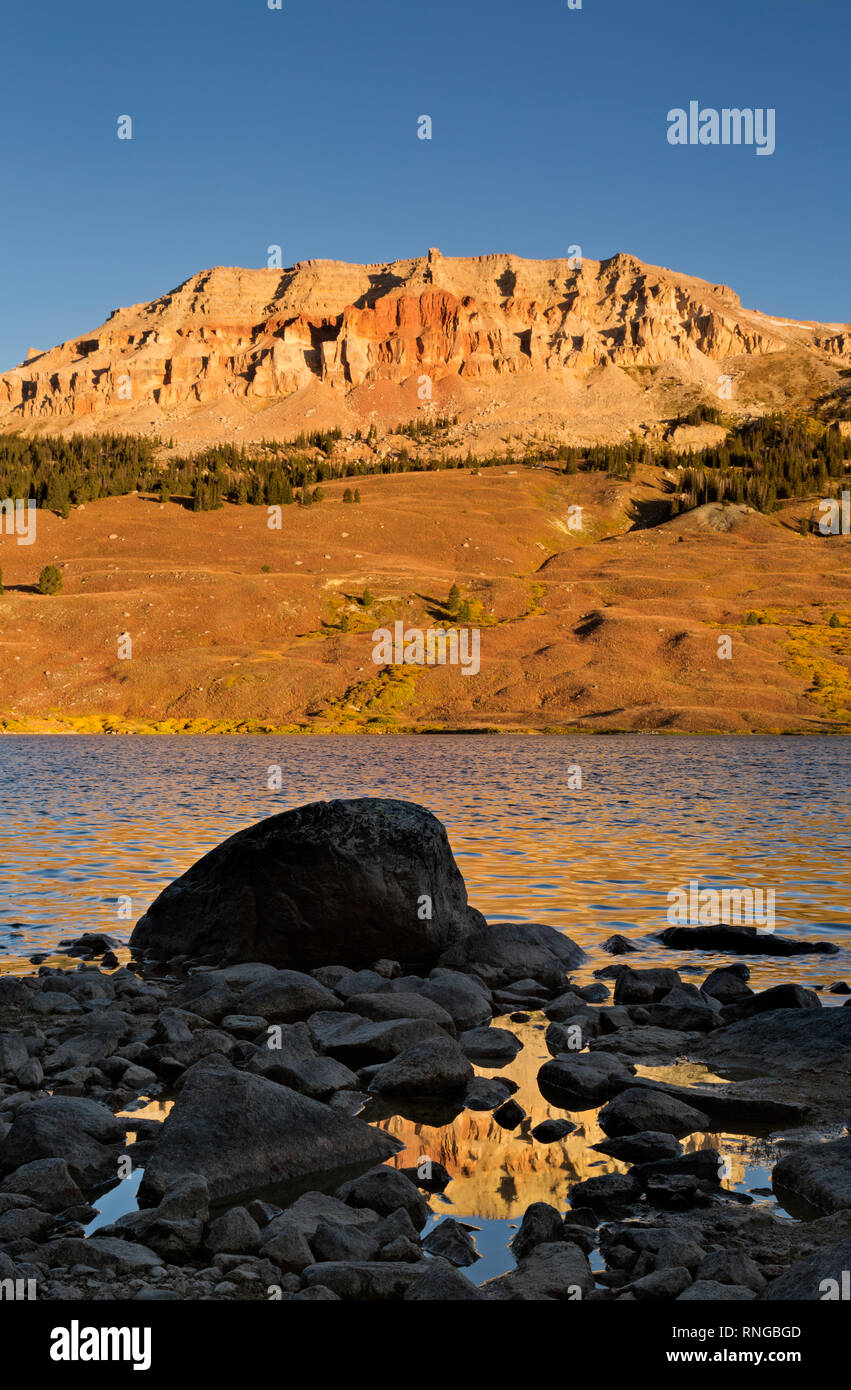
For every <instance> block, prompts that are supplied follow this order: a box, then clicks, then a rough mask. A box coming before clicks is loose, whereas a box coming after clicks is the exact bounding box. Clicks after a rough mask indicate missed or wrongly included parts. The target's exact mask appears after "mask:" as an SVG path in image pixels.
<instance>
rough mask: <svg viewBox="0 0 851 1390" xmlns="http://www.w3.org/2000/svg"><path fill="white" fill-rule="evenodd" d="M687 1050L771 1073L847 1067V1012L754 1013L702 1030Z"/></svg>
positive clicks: (850, 1036) (850, 1020) (850, 1038)
mask: <svg viewBox="0 0 851 1390" xmlns="http://www.w3.org/2000/svg"><path fill="white" fill-rule="evenodd" d="M766 992H770V991H766ZM755 998H759V995H756V996H755ZM693 1055H695V1056H698V1057H700V1058H701V1059H702V1060H704V1061H707V1062H709V1063H710V1064H716V1065H717V1064H721V1063H725V1062H728V1063H734V1064H736V1065H739V1066H756V1067H764V1068H765V1069H766V1070H767V1071H768V1072H770V1073H772V1074H775V1073H777V1072H780V1073H784V1072H785V1073H788V1072H792V1071H797V1070H812V1071H822V1070H824V1069H828V1070H836V1071H847V1070H848V1068H849V1066H851V1014H848V1013H846V1012H845V1010H844V1009H822V1008H819V1009H815V1008H800V1009H796V1008H783V1009H775V1010H774V1011H773V1012H771V1013H759V1014H757V1015H755V1016H754V1017H752V1018H746V1019H742V1020H740V1021H739V1022H737V1023H733V1024H730V1025H729V1027H726V1028H720V1029H718V1030H717V1031H716V1032H714V1033H710V1034H708V1035H707V1036H706V1038H705V1039H701V1041H700V1046H699V1048H695V1050H694V1054H693Z"/></svg>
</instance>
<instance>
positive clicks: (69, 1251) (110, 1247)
mask: <svg viewBox="0 0 851 1390" xmlns="http://www.w3.org/2000/svg"><path fill="white" fill-rule="evenodd" d="M34 1253H35V1255H36V1257H37V1260H38V1262H39V1263H40V1264H46V1265H48V1266H50V1268H51V1269H55V1268H63V1269H73V1268H74V1266H75V1265H86V1266H87V1267H88V1268H89V1269H95V1270H98V1271H99V1272H101V1271H103V1272H104V1273H110V1274H144V1272H145V1270H150V1269H153V1268H154V1267H155V1266H160V1265H162V1260H161V1258H160V1256H159V1255H158V1254H157V1253H156V1252H155V1251H154V1250H149V1249H148V1247H147V1246H145V1245H139V1244H138V1243H137V1242H136V1241H130V1240H118V1239H116V1238H115V1237H113V1236H98V1235H93V1236H89V1237H88V1238H87V1239H85V1240H84V1239H82V1238H77V1237H74V1236H70V1237H68V1236H63V1237H60V1238H59V1240H51V1241H48V1243H47V1244H46V1245H40V1246H39V1247H38V1250H37V1251H36V1252H34Z"/></svg>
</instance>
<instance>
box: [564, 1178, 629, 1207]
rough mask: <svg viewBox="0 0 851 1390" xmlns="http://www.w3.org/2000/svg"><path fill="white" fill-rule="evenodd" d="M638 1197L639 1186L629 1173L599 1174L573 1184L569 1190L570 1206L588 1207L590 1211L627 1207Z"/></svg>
mask: <svg viewBox="0 0 851 1390" xmlns="http://www.w3.org/2000/svg"><path fill="white" fill-rule="evenodd" d="M640 1196H641V1186H640V1184H639V1183H638V1182H636V1180H635V1178H634V1177H632V1175H631V1174H630V1173H601V1174H600V1176H599V1177H596V1178H586V1180H585V1182H578V1183H574V1185H573V1187H572V1188H571V1189H570V1201H571V1204H573V1203H576V1205H577V1206H588V1207H590V1208H591V1210H592V1211H609V1210H610V1209H611V1208H613V1207H620V1206H629V1205H630V1204H631V1203H632V1202H637V1201H638V1199H639V1198H640Z"/></svg>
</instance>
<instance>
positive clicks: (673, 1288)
mask: <svg viewBox="0 0 851 1390" xmlns="http://www.w3.org/2000/svg"><path fill="white" fill-rule="evenodd" d="M690 1283H691V1275H690V1274H689V1272H688V1270H687V1269H683V1268H682V1267H681V1266H677V1265H673V1266H671V1268H670V1269H658V1270H655V1271H654V1273H653V1274H645V1275H644V1277H643V1278H642V1279H636V1281H635V1283H633V1284H630V1285H629V1291H630V1293H632V1294H633V1296H634V1297H635V1298H637V1299H639V1300H640V1301H642V1302H649V1301H651V1300H652V1301H654V1302H655V1301H656V1300H657V1299H672V1298H677V1297H678V1295H679V1294H681V1293H683V1292H684V1291H685V1290H686V1289H687V1288H688V1286H689V1284H690Z"/></svg>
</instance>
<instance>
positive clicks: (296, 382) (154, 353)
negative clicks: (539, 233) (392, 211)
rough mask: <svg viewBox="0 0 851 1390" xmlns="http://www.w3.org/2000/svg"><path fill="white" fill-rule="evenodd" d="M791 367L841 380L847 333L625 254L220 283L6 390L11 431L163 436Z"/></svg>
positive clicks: (72, 343) (125, 323) (298, 269)
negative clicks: (598, 384)
mask: <svg viewBox="0 0 851 1390" xmlns="http://www.w3.org/2000/svg"><path fill="white" fill-rule="evenodd" d="M790 352H791V353H796V352H797V353H798V354H800V353H804V354H806V355H808V356H809V355H812V356H813V357H814V358H818V359H820V360H821V362H822V363H825V364H827V363H830V364H831V365H833V366H836V365H839V364H841V363H842V361H846V362H847V361H848V360H849V359H851V330H849V328H848V325H842V324H832V325H818V324H799V323H794V322H792V321H790V320H785V319H784V320H778V319H771V318H768V317H766V316H765V315H762V314H759V313H755V312H752V311H748V310H745V309H743V308H742V306H741V304H740V302H739V299H738V296H737V295H735V294H734V293H733V291H732V290H730V289H728V288H727V287H726V286H724V285H711V284H709V283H707V282H705V281H702V280H698V279H694V278H691V277H688V276H685V275H679V274H675V273H673V272H670V271H667V270H661V269H659V268H657V267H654V266H649V265H645V264H643V263H642V262H641V261H638V260H636V259H635V258H634V257H632V256H628V255H617V256H613V257H612V258H611V259H609V260H605V261H591V260H587V259H586V260H585V261H583V262H582V264H581V266H579V267H575V266H574V265H573V264H572V263H571V262H569V261H567V260H551V261H528V260H522V259H520V258H519V257H516V256H511V255H492V256H481V257H476V258H471V259H464V258H445V257H443V256H441V254H440V252H439V251H436V250H432V251H430V252H429V253H428V255H427V256H426V257H420V258H417V259H414V260H408V261H396V262H393V263H392V264H387V265H371V266H359V265H348V264H345V263H342V262H336V261H307V262H303V263H301V264H299V265H296V266H294V267H293V268H292V269H289V270H244V269H229V268H223V267H219V268H216V269H213V270H207V271H203V272H201V273H200V274H198V275H195V276H193V277H192V278H191V279H189V280H187V281H186V282H185V283H184V284H183V285H181V286H179V287H178V288H177V289H176V290H173V291H172V292H171V293H169V294H167V295H164V296H163V297H162V298H160V299H157V300H154V301H152V302H151V303H148V304H137V305H133V306H132V307H131V308H125V309H117V310H115V311H114V313H113V314H112V315H111V316H110V317H109V319H108V320H107V322H106V323H105V324H104V325H103V326H102V327H101V328H99V329H96V330H95V331H94V332H92V333H89V334H85V335H83V336H81V337H78V338H74V339H70V340H69V341H68V342H65V343H62V344H61V345H60V346H58V347H56V348H53V349H51V350H50V351H48V352H42V353H33V352H32V351H31V352H30V353H29V354H28V357H27V360H26V361H25V362H24V363H22V364H21V365H20V366H18V367H16V368H14V369H13V370H12V371H10V372H7V373H6V374H5V375H3V376H0V427H4V428H10V427H12V428H14V427H16V426H24V427H27V426H28V425H34V424H37V423H38V422H50V421H52V422H54V424H55V425H56V426H62V425H67V424H69V423H71V424H72V425H73V424H77V425H79V424H80V423H81V422H87V423H89V424H90V425H96V427H98V428H115V427H118V426H119V425H120V426H122V427H128V428H132V427H135V428H143V429H151V428H161V427H162V425H163V424H164V423H166V422H167V421H169V420H171V421H173V420H174V419H182V418H185V417H186V416H187V415H188V414H191V413H192V412H193V411H195V412H196V413H197V412H198V408H199V407H203V406H205V405H206V406H210V405H214V404H221V403H223V402H229V403H234V402H242V403H243V404H244V405H245V406H246V407H248V408H249V409H250V410H251V411H253V412H254V413H256V412H257V411H259V410H262V409H264V408H266V407H269V406H272V405H275V404H277V403H280V402H283V401H287V400H288V399H290V398H292V397H294V396H297V395H298V393H299V392H304V391H305V389H306V388H311V387H313V386H316V385H319V386H321V387H322V388H324V389H325V391H326V393H327V392H328V391H330V392H331V393H333V394H334V395H335V396H337V397H339V398H340V400H341V401H343V402H345V401H346V400H347V399H350V398H351V396H352V393H353V392H356V391H357V390H358V389H359V388H375V387H377V386H381V385H388V384H389V385H396V386H399V385H402V384H403V383H407V384H408V385H409V386H411V387H412V388H413V387H414V386H416V388H417V390H416V392H414V393H413V400H414V401H415V402H416V401H417V400H422V399H423V398H424V396H423V393H427V392H429V391H430V390H434V389H435V388H436V387H437V386H438V385H439V384H440V383H445V382H447V381H450V382H455V383H473V384H475V383H481V384H483V385H485V386H488V385H493V386H494V389H495V390H497V391H499V390H501V389H502V388H503V385H504V384H505V383H511V382H513V381H514V380H518V381H522V380H525V379H528V381H529V382H530V383H531V382H532V381H533V380H534V381H535V382H536V383H538V384H539V385H541V384H542V389H543V390H544V394H545V395H546V390H547V383H548V382H549V383H551V384H553V385H555V384H556V383H557V384H558V386H559V387H560V388H561V389H562V390H563V389H564V387H565V384H568V386H569V385H570V383H571V382H578V383H584V382H585V381H586V380H587V378H588V377H589V374H591V373H593V372H594V370H595V369H599V368H612V367H614V368H622V369H627V370H628V369H634V368H640V367H658V366H660V365H661V364H671V363H673V364H681V371H682V370H685V373H686V376H688V375H689V371H691V375H692V377H693V378H694V379H695V380H697V379H700V380H702V381H703V382H704V383H708V382H710V381H711V382H712V383H713V384H714V382H715V381H716V380H717V374H718V372H719V371H721V370H722V368H723V366H724V365H725V364H729V363H730V362H731V361H738V362H741V361H742V360H743V359H754V358H759V359H762V358H766V357H767V356H769V355H770V354H778V353H780V354H789V353H790ZM423 377H428V378H429V382H430V386H425V385H424V384H423V382H422V378H423ZM509 389H510V387H509ZM417 392H419V393H420V394H419V395H418V394H417ZM438 394H439V393H438ZM326 399H327V395H326ZM313 413H314V411H313V410H312V409H309V408H306V409H305V411H304V415H305V416H308V415H311V414H313ZM406 413H407V414H409V415H410V414H411V413H412V411H410V410H408V411H407V412H406ZM221 418H222V419H223V418H224V417H221ZM270 423H271V425H272V429H270V433H272V432H274V421H271V422H270ZM210 432H211V431H210V429H209V428H207V433H210ZM212 432H213V433H215V431H212ZM202 433H203V430H202Z"/></svg>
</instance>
